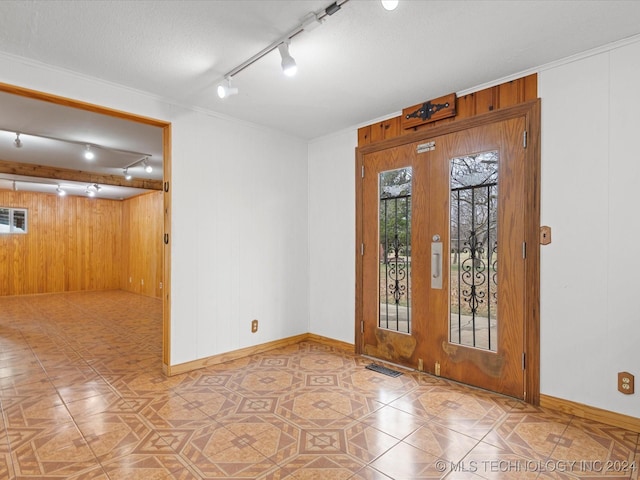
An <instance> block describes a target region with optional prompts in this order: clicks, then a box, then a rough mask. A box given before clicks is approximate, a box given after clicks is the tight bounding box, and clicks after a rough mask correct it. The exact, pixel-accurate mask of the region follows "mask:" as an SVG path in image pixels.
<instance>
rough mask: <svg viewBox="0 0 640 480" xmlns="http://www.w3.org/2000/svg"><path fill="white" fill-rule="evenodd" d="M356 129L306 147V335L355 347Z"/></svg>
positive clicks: (318, 140)
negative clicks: (327, 338) (307, 221)
mask: <svg viewBox="0 0 640 480" xmlns="http://www.w3.org/2000/svg"><path fill="white" fill-rule="evenodd" d="M357 143H358V134H357V130H355V129H354V130H350V131H346V132H341V133H337V134H335V135H330V136H327V137H323V138H321V139H317V140H315V141H313V142H311V143H310V144H309V219H310V222H309V258H310V266H309V289H310V302H309V305H310V331H311V332H313V333H316V334H318V335H323V336H325V337H329V338H334V339H337V340H342V341H344V342H348V343H354V335H355V333H354V328H355V321H354V312H355V254H354V252H355V224H356V218H355V147H356V145H357Z"/></svg>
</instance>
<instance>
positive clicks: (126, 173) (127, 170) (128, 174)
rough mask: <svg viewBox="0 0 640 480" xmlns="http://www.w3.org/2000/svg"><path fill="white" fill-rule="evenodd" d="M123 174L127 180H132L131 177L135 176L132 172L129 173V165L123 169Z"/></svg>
mask: <svg viewBox="0 0 640 480" xmlns="http://www.w3.org/2000/svg"><path fill="white" fill-rule="evenodd" d="M122 174H123V175H124V179H125V180H131V179H132V178H133V175H131V174H130V173H129V167H127V168H123V169H122Z"/></svg>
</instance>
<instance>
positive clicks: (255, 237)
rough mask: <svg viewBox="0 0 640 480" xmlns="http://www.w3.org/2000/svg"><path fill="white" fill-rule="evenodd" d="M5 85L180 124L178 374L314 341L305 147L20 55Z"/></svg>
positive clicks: (176, 131) (176, 156) (10, 64)
mask: <svg viewBox="0 0 640 480" xmlns="http://www.w3.org/2000/svg"><path fill="white" fill-rule="evenodd" d="M0 82H3V83H8V84H12V85H18V86H21V87H26V88H30V89H34V90H39V91H42V92H47V93H52V94H55V95H61V96H64V97H69V98H73V99H77V100H82V101H85V102H89V103H93V104H98V105H103V106H106V107H110V108H115V109H118V110H123V111H126V112H131V113H134V114H138V115H144V116H148V117H153V118H158V119H161V120H165V121H169V122H171V123H172V131H173V146H172V149H173V151H172V171H173V179H172V201H173V216H172V232H173V238H172V242H171V253H172V291H171V301H172V311H171V364H172V365H176V364H180V363H183V362H187V361H191V360H196V359H199V358H204V357H207V356H210V355H214V354H218V353H223V352H227V351H230V350H235V349H238V348H242V347H246V346H250V345H254V344H261V343H264V342H268V341H271V340H276V339H280V338H283V337H288V336H292V335H297V334H300V333H306V332H308V328H309V293H308V237H307V234H308V232H307V224H308V220H307V196H308V195H307V142H306V141H302V140H299V139H296V138H293V137H289V136H285V135H282V134H279V133H276V132H273V131H271V130H268V129H266V128H263V127H257V126H254V125H249V124H246V123H242V122H238V121H234V120H231V119H226V118H221V117H219V116H213V115H207V114H204V113H201V112H195V111H191V110H187V109H184V108H180V107H177V106H174V105H170V104H168V103H166V102H163V101H161V100H159V99H157V98H155V97H152V96H148V95H145V94H143V93H140V92H136V91H132V90H129V89H126V88H122V87H119V86H116V85H112V84H108V83H105V82H101V81H99V80H96V79H91V78H87V77H83V76H80V75H77V74H74V73H71V72H67V71H63V70H59V69H54V68H50V67H47V66H44V65H40V64H36V63H32V62H28V61H24V60H22V59H19V58H15V57H9V56H1V55H0ZM254 318H256V319H258V320H259V321H260V328H259V330H258V333H256V334H251V333H250V322H251V320H252V319H254Z"/></svg>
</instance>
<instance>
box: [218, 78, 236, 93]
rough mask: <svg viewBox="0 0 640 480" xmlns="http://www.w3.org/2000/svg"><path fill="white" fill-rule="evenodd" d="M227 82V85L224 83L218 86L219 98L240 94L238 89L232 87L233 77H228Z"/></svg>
mask: <svg viewBox="0 0 640 480" xmlns="http://www.w3.org/2000/svg"><path fill="white" fill-rule="evenodd" d="M225 82H226V85H225V84H224V83H221V84H220V85H218V97H220V98H227V97H230V96H231V95H235V94H237V93H238V89H237V88H236V87H232V86H231V77H226V78H225Z"/></svg>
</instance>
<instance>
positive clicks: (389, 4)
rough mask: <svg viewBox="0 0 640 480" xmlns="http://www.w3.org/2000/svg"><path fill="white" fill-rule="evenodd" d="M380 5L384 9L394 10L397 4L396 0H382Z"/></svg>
mask: <svg viewBox="0 0 640 480" xmlns="http://www.w3.org/2000/svg"><path fill="white" fill-rule="evenodd" d="M382 6H383V7H384V9H385V10H389V11H391V10H395V9H396V7H397V6H398V0H382Z"/></svg>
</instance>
